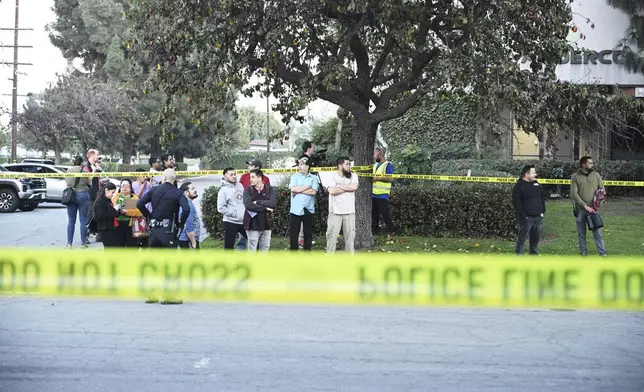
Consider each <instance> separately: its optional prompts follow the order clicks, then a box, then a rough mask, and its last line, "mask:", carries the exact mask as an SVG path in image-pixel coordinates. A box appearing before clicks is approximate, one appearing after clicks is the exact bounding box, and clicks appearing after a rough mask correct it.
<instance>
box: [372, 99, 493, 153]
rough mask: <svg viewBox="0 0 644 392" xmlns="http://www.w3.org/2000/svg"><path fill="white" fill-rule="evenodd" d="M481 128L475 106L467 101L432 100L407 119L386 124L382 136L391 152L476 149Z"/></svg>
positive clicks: (423, 102)
mask: <svg viewBox="0 0 644 392" xmlns="http://www.w3.org/2000/svg"><path fill="white" fill-rule="evenodd" d="M480 128H481V121H480V119H479V115H478V111H477V107H476V104H475V102H473V101H472V100H471V98H467V97H451V96H450V97H448V96H445V95H443V96H428V97H427V98H426V99H424V100H423V101H422V102H421V104H419V105H418V106H416V107H414V108H412V109H410V110H409V111H408V112H407V113H406V114H405V115H404V116H402V117H399V118H397V119H394V120H390V121H387V122H385V123H383V124H382V127H381V133H382V137H383V138H384V140H385V141H386V142H387V144H388V145H389V147H390V149H391V150H400V149H403V148H405V147H407V146H409V145H411V144H414V145H415V146H416V147H418V148H419V149H424V150H428V151H432V150H439V149H442V148H448V147H450V146H455V145H460V146H463V147H466V146H471V148H472V149H474V148H475V145H476V133H477V131H478V130H479V129H480Z"/></svg>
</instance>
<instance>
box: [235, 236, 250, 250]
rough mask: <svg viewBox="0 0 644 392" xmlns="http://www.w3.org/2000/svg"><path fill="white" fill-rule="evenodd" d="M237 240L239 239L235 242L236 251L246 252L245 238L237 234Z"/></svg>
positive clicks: (246, 241)
mask: <svg viewBox="0 0 644 392" xmlns="http://www.w3.org/2000/svg"><path fill="white" fill-rule="evenodd" d="M237 238H239V241H238V242H237V250H240V251H241V250H246V245H247V243H248V240H247V239H246V237H244V236H243V235H241V234H239V235H238V236H237Z"/></svg>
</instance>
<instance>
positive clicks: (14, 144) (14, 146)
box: [0, 0, 33, 163]
mask: <svg viewBox="0 0 644 392" xmlns="http://www.w3.org/2000/svg"><path fill="white" fill-rule="evenodd" d="M19 9H20V0H16V19H15V24H14V28H13V29H11V28H2V29H0V30H5V31H6V30H9V31H10V30H13V46H5V47H10V48H11V47H13V63H6V62H0V64H1V65H13V78H12V79H11V80H12V82H13V89H12V91H11V162H13V163H16V161H17V159H18V122H17V119H18V66H19V65H33V64H31V63H20V62H18V51H19V50H20V49H21V48H31V46H20V45H18V32H19V31H20V30H33V29H21V28H20V19H19V12H18V11H19ZM3 95H6V94H3Z"/></svg>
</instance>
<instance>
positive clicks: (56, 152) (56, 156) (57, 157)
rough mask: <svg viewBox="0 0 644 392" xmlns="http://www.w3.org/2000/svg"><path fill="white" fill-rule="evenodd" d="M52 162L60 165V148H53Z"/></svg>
mask: <svg viewBox="0 0 644 392" xmlns="http://www.w3.org/2000/svg"><path fill="white" fill-rule="evenodd" d="M54 163H55V164H57V165H60V150H59V149H58V147H56V148H54Z"/></svg>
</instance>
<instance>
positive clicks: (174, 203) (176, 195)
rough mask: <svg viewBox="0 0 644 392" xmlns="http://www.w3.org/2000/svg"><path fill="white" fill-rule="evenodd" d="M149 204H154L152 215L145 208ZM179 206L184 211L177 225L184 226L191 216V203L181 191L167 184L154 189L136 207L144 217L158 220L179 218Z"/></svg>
mask: <svg viewBox="0 0 644 392" xmlns="http://www.w3.org/2000/svg"><path fill="white" fill-rule="evenodd" d="M148 203H152V213H150V212H148V209H147V208H145V205H146V204H148ZM179 206H181V209H182V211H181V216H180V217H179V218H178V221H177V223H178V224H179V225H183V224H185V223H186V220H187V219H188V216H189V215H190V203H188V199H186V197H185V196H184V195H183V191H182V190H181V189H179V188H177V187H175V186H173V185H172V184H168V183H167V182H166V183H163V184H161V185H157V186H155V187H153V188H152V190H150V191H149V192H148V193H146V194H145V195H144V196H143V197H142V198H140V199H139V201H138V202H137V203H136V207H137V208H138V209H139V211H141V214H143V216H145V217H146V218H152V219H157V220H164V219H173V217H176V216H178V215H179Z"/></svg>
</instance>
